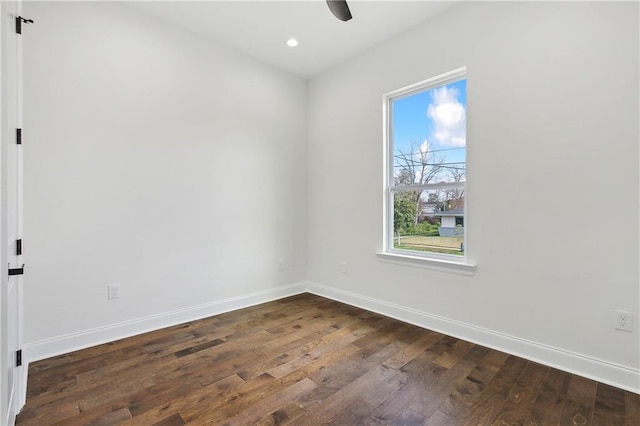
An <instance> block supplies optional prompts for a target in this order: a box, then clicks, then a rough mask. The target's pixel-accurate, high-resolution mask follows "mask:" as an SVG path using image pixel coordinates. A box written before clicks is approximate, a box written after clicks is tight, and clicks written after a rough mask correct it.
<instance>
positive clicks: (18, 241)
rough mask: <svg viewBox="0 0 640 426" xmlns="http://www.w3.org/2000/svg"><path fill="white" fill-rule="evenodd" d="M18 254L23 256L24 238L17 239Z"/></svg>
mask: <svg viewBox="0 0 640 426" xmlns="http://www.w3.org/2000/svg"><path fill="white" fill-rule="evenodd" d="M16 256H22V238H20V239H19V240H16Z"/></svg>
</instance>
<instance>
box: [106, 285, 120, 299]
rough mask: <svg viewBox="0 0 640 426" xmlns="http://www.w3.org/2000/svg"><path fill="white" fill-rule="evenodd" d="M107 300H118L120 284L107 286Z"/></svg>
mask: <svg viewBox="0 0 640 426" xmlns="http://www.w3.org/2000/svg"><path fill="white" fill-rule="evenodd" d="M107 298H108V299H109V300H112V299H119V298H120V284H109V285H108V286H107Z"/></svg>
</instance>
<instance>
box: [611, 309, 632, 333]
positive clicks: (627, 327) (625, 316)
mask: <svg viewBox="0 0 640 426" xmlns="http://www.w3.org/2000/svg"><path fill="white" fill-rule="evenodd" d="M615 327H616V330H623V331H633V314H632V313H631V312H623V311H616V324H615Z"/></svg>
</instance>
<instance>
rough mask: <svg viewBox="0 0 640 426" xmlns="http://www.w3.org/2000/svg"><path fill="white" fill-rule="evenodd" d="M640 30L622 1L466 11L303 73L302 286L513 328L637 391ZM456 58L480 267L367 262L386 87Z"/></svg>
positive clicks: (502, 334) (520, 337) (519, 339)
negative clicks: (617, 373) (620, 314)
mask: <svg viewBox="0 0 640 426" xmlns="http://www.w3.org/2000/svg"><path fill="white" fill-rule="evenodd" d="M638 35H639V34H638V5H637V4H632V3H625V4H622V3H618V4H603V3H586V2H585V3H543V4H535V3H520V2H516V3H507V2H498V3H474V4H463V5H460V6H456V7H454V8H452V9H451V10H450V11H448V12H446V13H445V14H443V15H441V16H439V17H437V18H435V19H434V20H432V21H428V22H427V23H425V24H424V25H422V26H420V27H419V28H417V29H415V30H413V31H410V32H408V33H406V34H404V35H401V36H398V37H396V38H394V39H392V40H391V41H388V42H386V43H384V44H381V45H379V46H377V47H376V48H373V49H371V50H370V51H368V52H366V53H364V54H363V55H360V56H358V57H356V58H353V59H352V60H350V61H349V62H348V63H345V64H343V65H342V66H339V67H337V68H334V69H333V70H331V71H329V72H327V73H325V74H323V75H321V76H319V77H317V78H315V79H313V80H312V81H311V83H310V86H309V112H308V113H309V152H308V158H309V194H310V195H309V241H310V244H309V278H310V280H311V281H312V282H315V283H317V284H320V285H321V286H325V287H323V288H324V290H325V291H326V292H328V293H331V292H333V293H334V294H337V295H340V294H342V295H343V296H344V297H345V298H351V300H360V301H361V302H362V304H363V305H365V306H368V305H367V304H369V305H376V306H382V305H381V304H379V303H378V302H380V301H383V302H384V303H386V305H385V306H387V307H388V308H389V309H390V310H394V309H396V308H398V307H399V309H401V310H402V309H404V310H405V311H406V312H413V313H416V312H418V313H420V314H425V316H424V317H425V318H432V319H433V318H440V319H442V318H444V319H445V320H451V321H453V322H451V324H452V329H457V330H459V331H460V332H461V334H464V333H466V332H468V333H471V332H472V331H473V330H476V331H478V330H481V331H482V330H484V331H482V333H484V335H485V336H487V335H490V334H492V333H493V335H494V336H496V338H497V339H498V340H501V341H502V342H506V341H509V340H510V337H509V336H512V337H515V339H512V340H513V342H515V343H514V345H515V346H517V345H520V347H523V346H527V345H528V347H531V348H533V347H535V348H538V349H540V350H541V352H542V355H539V356H537V358H538V359H541V360H543V361H546V362H550V358H549V359H545V357H546V356H548V355H549V356H551V355H550V354H556V355H558V356H560V355H562V356H564V355H567V354H568V355H571V356H573V355H572V354H574V355H577V357H574V359H582V360H588V361H589V362H591V361H593V362H595V363H598V362H599V361H602V363H600V364H601V366H603V368H605V369H606V368H609V367H612V368H617V367H621V371H623V372H624V374H626V377H627V378H629V377H630V378H631V381H630V382H629V381H628V382H627V383H626V385H627V387H630V388H633V387H635V388H636V389H640V385H639V384H638V377H639V376H638V368H639V367H640V350H639V346H640V345H639V337H638V336H639V335H638V330H640V321H639V320H640V318H639V314H640V311H639V306H638V303H639V302H638V301H639V296H640V295H639V291H638V287H639V275H638V259H639V251H638V217H639V209H638V193H639V186H638V181H639V175H638V169H639V167H638V166H639V164H638V154H639V152H638V139H639V133H638V125H639V119H638V115H639V107H638V93H639V84H638V74H639V67H638V60H639V57H638V51H639V46H638ZM461 66H467V69H468V134H467V141H468V142H467V144H468V148H467V159H468V160H467V161H468V187H467V189H468V194H467V197H466V199H465V202H466V203H467V209H468V217H467V218H465V225H466V226H467V231H468V241H467V245H466V248H467V254H468V256H469V257H470V258H471V259H472V260H473V261H474V262H475V263H476V264H477V265H478V268H477V272H476V274H475V276H473V277H466V276H461V275H455V274H452V273H446V272H437V271H433V270H428V269H422V268H415V267H408V266H401V265H397V264H389V263H383V262H380V261H379V260H378V259H377V257H376V255H375V252H376V251H379V250H381V248H382V234H383V231H382V227H383V222H382V221H383V206H382V194H383V190H382V182H383V177H382V153H383V148H382V122H381V116H382V112H381V110H382V108H381V105H382V95H383V94H384V93H386V92H389V91H392V90H395V89H398V88H401V87H403V86H406V85H409V84H412V83H415V82H418V81H421V80H424V79H426V78H429V77H433V76H436V75H438V74H441V73H443V72H446V71H449V70H453V69H456V68H458V67H461ZM417 136H420V135H417ZM496 212H500V213H499V215H496ZM559 216H563V217H566V218H567V220H566V221H563V223H562V224H561V225H560V224H558V223H557V221H556V220H555V218H557V217H559ZM341 261H346V262H347V263H348V265H349V272H348V273H347V274H342V273H340V262H341ZM319 288H320V287H319ZM327 289H330V291H328V290H327ZM345 295H348V297H347V296H345ZM383 305H384V304H383ZM614 309H621V310H625V311H629V312H632V313H634V314H635V318H636V323H635V330H634V331H633V332H632V333H627V332H622V331H617V330H614V328H613V311H614ZM427 321H428V320H427ZM445 322H446V321H445ZM465 324H466V325H467V326H469V327H466V326H465ZM454 326H455V327H454ZM456 327H457V328H456ZM465 327H466V328H465ZM531 343H532V344H531ZM515 346H514V347H515ZM553 348H556V349H558V351H555V350H554V349H553ZM507 349H509V348H507ZM545 351H546V352H545ZM516 352H517V350H516ZM545 354H546V355H545ZM525 355H526V354H525ZM528 355H529V356H533V355H532V354H528ZM554 356H555V355H554ZM571 356H569V358H571ZM565 359H566V357H565ZM560 366H561V367H563V368H573V369H579V368H580V367H578V366H571V365H560ZM627 373H628V374H627ZM606 374H608V373H605V375H606ZM634 377H635V379H634ZM601 378H602V379H605V380H607V379H609V381H610V382H615V381H616V379H615V378H612V377H609V378H607V377H601ZM634 380H635V383H634Z"/></svg>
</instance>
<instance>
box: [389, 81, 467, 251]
mask: <svg viewBox="0 0 640 426" xmlns="http://www.w3.org/2000/svg"><path fill="white" fill-rule="evenodd" d="M384 102H385V120H386V127H385V129H386V131H385V143H386V159H385V162H386V165H385V166H386V173H385V174H386V178H385V181H386V188H385V205H386V217H385V227H386V230H385V239H386V241H385V244H384V247H385V248H384V253H383V254H394V255H403V256H410V257H412V258H415V257H418V258H424V259H433V260H437V261H438V260H439V261H445V262H446V261H448V262H455V263H465V245H466V244H465V242H466V241H465V235H466V228H465V223H467V222H466V221H465V214H466V206H465V194H466V180H467V174H466V170H467V168H466V146H467V138H466V133H467V131H466V112H467V80H466V69H464V68H461V69H458V70H455V71H452V72H449V73H446V74H443V75H440V76H437V77H434V78H432V79H429V80H426V81H423V82H420V83H417V84H414V85H412V86H409V87H406V88H403V89H400V90H397V91H395V92H392V93H390V94H387V95H385V97H384Z"/></svg>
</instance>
